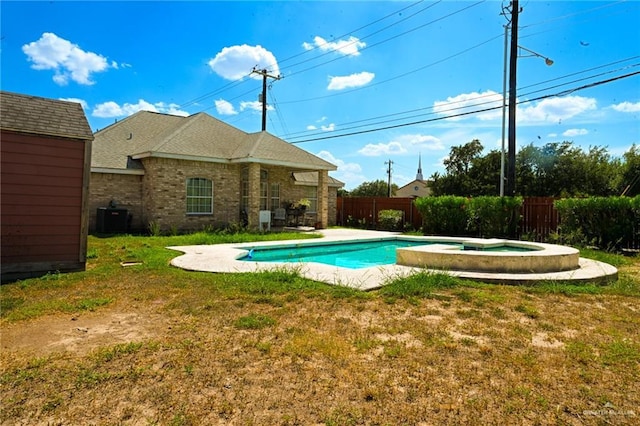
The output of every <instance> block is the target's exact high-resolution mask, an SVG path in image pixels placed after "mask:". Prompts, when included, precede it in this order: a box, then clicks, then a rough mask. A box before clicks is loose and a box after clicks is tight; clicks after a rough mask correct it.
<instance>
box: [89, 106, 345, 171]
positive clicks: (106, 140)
mask: <svg viewBox="0 0 640 426" xmlns="http://www.w3.org/2000/svg"><path fill="white" fill-rule="evenodd" d="M146 157H165V158H180V159H187V160H194V161H209V162H225V163H243V162H258V163H263V164H276V165H283V166H290V167H294V168H298V169H309V170H336V166H335V165H333V164H331V163H329V162H327V161H325V160H323V159H321V158H319V157H317V156H315V155H313V154H311V153H309V152H307V151H305V150H303V149H301V148H298V147H296V146H294V145H291V144H290V143H288V142H285V141H284V140H282V139H280V138H277V137H275V136H273V135H271V134H269V133H267V132H259V133H251V134H249V133H246V132H243V131H242V130H240V129H237V128H235V127H233V126H230V125H229V124H226V123H224V122H222V121H220V120H218V119H216V118H214V117H211V116H210V115H208V114H206V113H197V114H194V115H191V116H188V117H181V116H176V115H168V114H160V113H155V112H149V111H139V112H137V113H135V114H133V115H131V116H129V117H127V118H125V119H124V120H122V121H119V122H117V123H115V124H112V125H111V126H109V127H107V128H105V129H103V130H100V131H98V132H96V134H95V142H94V144H93V154H92V161H91V163H92V164H91V166H92V167H94V168H100V169H121V170H126V169H127V168H128V167H127V164H131V161H127V159H128V158H129V159H131V158H132V159H141V158H146Z"/></svg>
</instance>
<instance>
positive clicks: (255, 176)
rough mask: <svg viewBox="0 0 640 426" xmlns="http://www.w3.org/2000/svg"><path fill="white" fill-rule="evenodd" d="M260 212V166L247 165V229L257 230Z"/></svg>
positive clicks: (254, 164)
mask: <svg viewBox="0 0 640 426" xmlns="http://www.w3.org/2000/svg"><path fill="white" fill-rule="evenodd" d="M259 210H260V164H259V163H249V211H248V212H247V219H248V221H249V225H248V227H249V228H250V229H252V228H258V226H259V225H260V224H259V223H258V222H259V220H260V218H259Z"/></svg>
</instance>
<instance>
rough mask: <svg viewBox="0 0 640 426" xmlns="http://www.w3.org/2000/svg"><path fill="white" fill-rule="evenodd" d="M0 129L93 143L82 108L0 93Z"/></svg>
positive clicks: (71, 103) (68, 103) (54, 101)
mask: <svg viewBox="0 0 640 426" xmlns="http://www.w3.org/2000/svg"><path fill="white" fill-rule="evenodd" d="M0 128H2V130H8V131H13V132H18V133H28V134H34V135H46V136H56V137H62V138H68V139H82V140H87V141H91V140H93V133H92V132H91V127H89V123H88V122H87V117H86V116H85V115H84V110H83V109H82V105H80V104H79V103H76V102H69V101H60V100H56V99H47V98H40V97H37V96H30V95H21V94H18V93H11V92H1V91H0Z"/></svg>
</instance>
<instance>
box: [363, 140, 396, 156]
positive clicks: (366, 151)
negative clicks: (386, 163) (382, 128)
mask: <svg viewBox="0 0 640 426" xmlns="http://www.w3.org/2000/svg"><path fill="white" fill-rule="evenodd" d="M358 152H359V153H360V154H362V155H364V156H366V157H379V156H381V155H392V154H404V153H405V152H407V150H406V149H405V148H404V147H403V146H402V144H401V143H400V142H397V141H391V142H389V143H377V144H372V143H370V144H367V145H365V147H364V148H362V149H360V150H358Z"/></svg>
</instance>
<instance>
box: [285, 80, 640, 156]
mask: <svg viewBox="0 0 640 426" xmlns="http://www.w3.org/2000/svg"><path fill="white" fill-rule="evenodd" d="M638 74H640V71H636V72H632V73H628V74H625V75H621V76H617V77H613V78H610V79H607V80H601V81H597V82H594V83H590V84H586V85H583V86H580V87H575V88H572V89H567V90H564V91H562V92H558V93H553V94H548V95H543V96H539V97H536V98H532V99H527V100H524V101H519V102H517V103H516V105H520V104H526V103H530V102H536V101H540V100H543V99H548V98H554V97H558V96H565V95H569V94H572V93H575V92H578V91H581V90H585V89H589V88H592V87H596V86H600V85H602V84H607V83H612V82H614V81H617V80H622V79H624V78H629V77H633V76H635V75H638ZM501 108H502V105H500V106H495V107H488V108H483V109H479V110H474V111H467V112H461V113H458V114H455V115H449V116H446V117H436V118H430V119H425V120H418V121H413V122H409V123H402V124H396V125H393V126H385V127H378V128H375V129H368V130H361V131H358V132H351V133H343V134H340V135H328V136H324V137H319V138H312V139H305V140H301V141H295V142H290V143H291V144H299V143H305V142H314V141H319V140H326V139H335V138H341V137H345V136H354V135H360V134H366V133H373V132H379V131H383V130H390V129H397V128H400V127H407V126H415V125H417V124H425V123H431V122H434V121H441V120H447V119H451V118H456V117H464V116H467V115H473V114H480V113H483V112H489V111H494V110H497V109H501Z"/></svg>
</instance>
